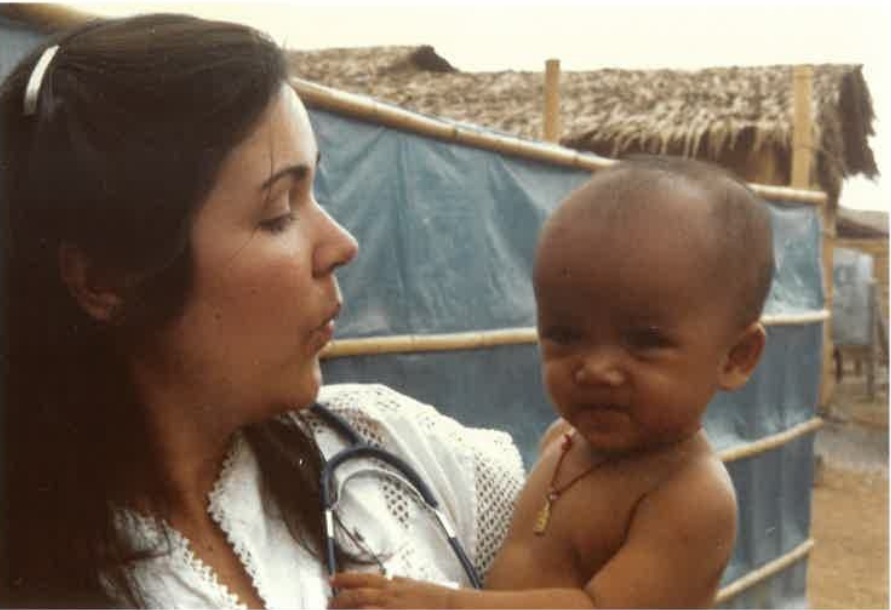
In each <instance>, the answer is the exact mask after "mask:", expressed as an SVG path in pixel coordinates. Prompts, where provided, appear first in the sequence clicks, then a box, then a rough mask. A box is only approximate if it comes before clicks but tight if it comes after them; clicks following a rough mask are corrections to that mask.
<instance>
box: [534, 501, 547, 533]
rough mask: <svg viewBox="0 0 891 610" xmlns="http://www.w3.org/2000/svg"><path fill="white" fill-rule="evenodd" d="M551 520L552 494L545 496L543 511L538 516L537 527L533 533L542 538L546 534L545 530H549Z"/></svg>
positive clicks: (536, 519)
mask: <svg viewBox="0 0 891 610" xmlns="http://www.w3.org/2000/svg"><path fill="white" fill-rule="evenodd" d="M550 520H551V494H548V495H547V496H545V502H544V506H542V507H541V510H540V511H538V516H537V517H536V518H535V527H533V528H532V533H533V534H535V535H536V536H541V535H542V534H544V533H545V530H546V529H548V523H549V522H550Z"/></svg>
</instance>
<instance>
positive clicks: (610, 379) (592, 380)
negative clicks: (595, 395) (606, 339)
mask: <svg viewBox="0 0 891 610" xmlns="http://www.w3.org/2000/svg"><path fill="white" fill-rule="evenodd" d="M574 380H575V382H576V383H577V384H579V385H608V386H619V385H622V384H623V383H624V382H625V373H624V371H623V370H622V367H621V363H620V362H619V361H618V359H617V358H615V357H612V356H610V355H608V354H599V355H592V356H589V357H587V358H585V359H584V360H582V362H581V365H580V366H579V367H578V368H577V369H576V370H575V374H574Z"/></svg>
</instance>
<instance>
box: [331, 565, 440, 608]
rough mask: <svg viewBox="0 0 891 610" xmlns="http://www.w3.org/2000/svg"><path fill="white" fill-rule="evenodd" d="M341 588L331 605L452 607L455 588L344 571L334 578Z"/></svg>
mask: <svg viewBox="0 0 891 610" xmlns="http://www.w3.org/2000/svg"><path fill="white" fill-rule="evenodd" d="M331 586H332V587H333V588H335V589H338V590H339V591H338V593H337V595H336V596H334V597H332V598H331V601H330V602H328V607H329V608H451V607H453V606H452V605H451V603H450V602H451V598H452V593H454V589H451V588H449V587H443V586H440V585H432V584H430V583H426V582H420V581H417V580H411V579H409V578H400V577H398V576H396V577H394V578H392V579H389V578H387V577H386V576H382V575H380V574H364V573H359V572H341V573H339V574H336V575H335V576H334V577H333V578H332V579H331Z"/></svg>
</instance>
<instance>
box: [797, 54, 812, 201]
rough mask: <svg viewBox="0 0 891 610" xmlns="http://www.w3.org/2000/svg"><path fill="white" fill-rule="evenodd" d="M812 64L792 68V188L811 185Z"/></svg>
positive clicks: (802, 187)
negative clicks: (793, 112)
mask: <svg viewBox="0 0 891 610" xmlns="http://www.w3.org/2000/svg"><path fill="white" fill-rule="evenodd" d="M813 73H814V71H813V68H811V66H795V67H794V68H793V69H792V79H793V81H794V83H793V84H794V96H793V104H794V109H795V110H794V111H795V114H794V117H793V123H792V188H801V189H807V188H810V186H811V159H812V158H813V143H812V141H811V120H812V119H811V83H812V81H813Z"/></svg>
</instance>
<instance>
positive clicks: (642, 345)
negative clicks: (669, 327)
mask: <svg viewBox="0 0 891 610" xmlns="http://www.w3.org/2000/svg"><path fill="white" fill-rule="evenodd" d="M625 340H626V342H627V343H628V345H629V346H631V347H632V348H634V349H662V348H666V347H671V346H672V345H673V343H672V341H671V339H670V338H669V337H668V336H667V335H665V333H663V332H662V331H661V330H659V329H658V328H653V327H648V328H636V329H634V330H631V331H629V332H628V333H627V335H626V337H625Z"/></svg>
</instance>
